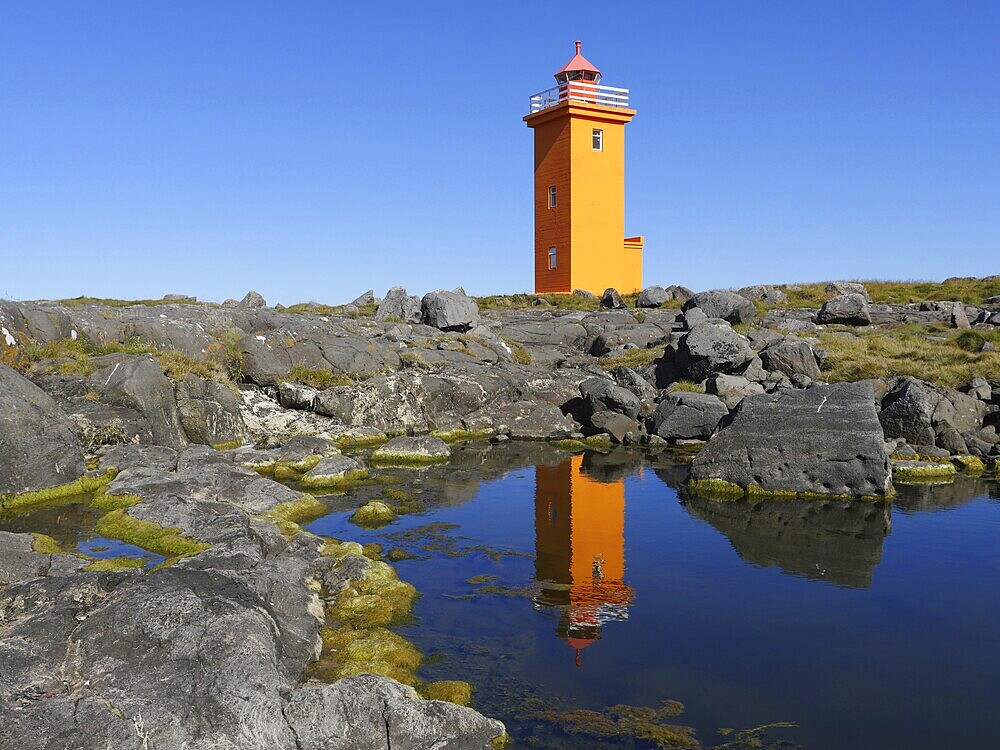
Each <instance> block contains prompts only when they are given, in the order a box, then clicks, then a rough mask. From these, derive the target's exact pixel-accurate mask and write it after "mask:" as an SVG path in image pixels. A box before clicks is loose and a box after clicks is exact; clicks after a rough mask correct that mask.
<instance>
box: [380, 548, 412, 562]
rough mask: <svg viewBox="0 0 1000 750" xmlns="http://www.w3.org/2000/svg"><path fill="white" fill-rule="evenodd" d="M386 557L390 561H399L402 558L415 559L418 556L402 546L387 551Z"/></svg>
mask: <svg viewBox="0 0 1000 750" xmlns="http://www.w3.org/2000/svg"><path fill="white" fill-rule="evenodd" d="M385 557H386V559H387V560H388V561H389V562H399V561H400V560H414V559H416V557H417V556H416V555H414V554H413V553H412V552H407V551H406V550H405V549H402V548H400V547H393V548H392V549H391V550H389V551H388V552H386V554H385Z"/></svg>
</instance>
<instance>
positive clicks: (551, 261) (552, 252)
mask: <svg viewBox="0 0 1000 750" xmlns="http://www.w3.org/2000/svg"><path fill="white" fill-rule="evenodd" d="M555 267H556V249H555V248H554V247H550V248H549V270H550V271H551V270H553V269H554V268H555Z"/></svg>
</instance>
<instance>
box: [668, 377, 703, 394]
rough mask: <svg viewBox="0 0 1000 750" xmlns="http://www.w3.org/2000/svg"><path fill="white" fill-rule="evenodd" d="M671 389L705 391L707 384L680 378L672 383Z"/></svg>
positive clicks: (689, 391)
mask: <svg viewBox="0 0 1000 750" xmlns="http://www.w3.org/2000/svg"><path fill="white" fill-rule="evenodd" d="M670 390H671V391H686V392H688V393H704V392H705V386H704V385H702V384H701V383H695V382H694V381H691V380H678V381H677V382H676V383H671V384H670Z"/></svg>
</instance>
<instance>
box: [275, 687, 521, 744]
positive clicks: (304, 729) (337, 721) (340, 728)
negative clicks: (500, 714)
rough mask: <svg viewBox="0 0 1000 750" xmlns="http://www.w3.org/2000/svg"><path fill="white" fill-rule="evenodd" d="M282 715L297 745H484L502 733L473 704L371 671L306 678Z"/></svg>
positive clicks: (502, 728)
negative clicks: (333, 678)
mask: <svg viewBox="0 0 1000 750" xmlns="http://www.w3.org/2000/svg"><path fill="white" fill-rule="evenodd" d="M285 716H286V717H287V719H288V724H289V726H290V727H291V729H292V731H293V732H294V734H295V738H296V748H297V750H332V748H334V747H335V748H337V750H370V749H372V748H383V747H384V748H390V747H391V748H393V750H425V749H427V748H432V747H433V748H435V750H477V749H481V750H489V748H490V747H492V745H491V744H490V743H491V741H492V740H493V739H494V738H496V737H500V736H502V735H503V733H504V726H503V724H501V723H500V722H498V721H493V720H491V719H487V718H485V717H483V716H481V715H480V714H478V713H476V712H475V711H473V710H472V709H468V708H463V707H462V706H456V705H455V704H453V703H445V702H443V701H425V700H420V698H419V696H418V695H417V693H416V691H415V690H414V689H413V688H410V687H406V686H404V685H400V684H399V683H398V682H395V681H393V680H387V679H385V678H381V677H377V676H375V675H359V676H357V677H345V678H344V679H342V680H338V681H337V682H335V683H333V684H332V685H324V684H321V683H316V682H312V683H307V684H306V685H304V686H303V687H302V688H301V689H299V690H296V691H295V693H294V694H293V695H292V698H291V700H289V702H288V707H287V708H286V709H285ZM334 738H336V739H334ZM334 742H335V743H336V744H331V743H334Z"/></svg>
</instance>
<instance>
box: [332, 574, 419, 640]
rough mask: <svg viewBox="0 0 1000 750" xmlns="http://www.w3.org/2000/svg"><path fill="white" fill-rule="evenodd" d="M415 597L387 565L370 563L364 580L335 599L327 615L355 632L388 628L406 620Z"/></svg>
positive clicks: (415, 592)
mask: <svg viewBox="0 0 1000 750" xmlns="http://www.w3.org/2000/svg"><path fill="white" fill-rule="evenodd" d="M416 595H417V591H416V589H414V588H413V586H411V585H410V584H408V583H404V582H403V581H400V580H399V578H398V577H397V576H396V571H395V570H393V569H392V567H391V566H390V565H387V564H386V563H383V562H377V561H372V562H371V567H370V568H369V569H368V571H367V573H366V577H365V578H364V579H362V580H360V581H354V582H353V583H352V584H351V586H349V587H348V588H347V589H345V590H344V591H342V592H340V593H339V594H338V595H337V598H336V599H335V600H334V603H333V606H332V607H331V608H330V614H331V616H333V617H334V618H335V619H337V620H338V621H340V622H342V623H347V624H350V625H353V626H354V627H355V628H375V627H388V626H390V625H393V624H397V623H400V622H403V621H404V620H406V619H407V618H408V617H409V616H410V612H411V611H412V609H413V600H414V599H415V598H416Z"/></svg>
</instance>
